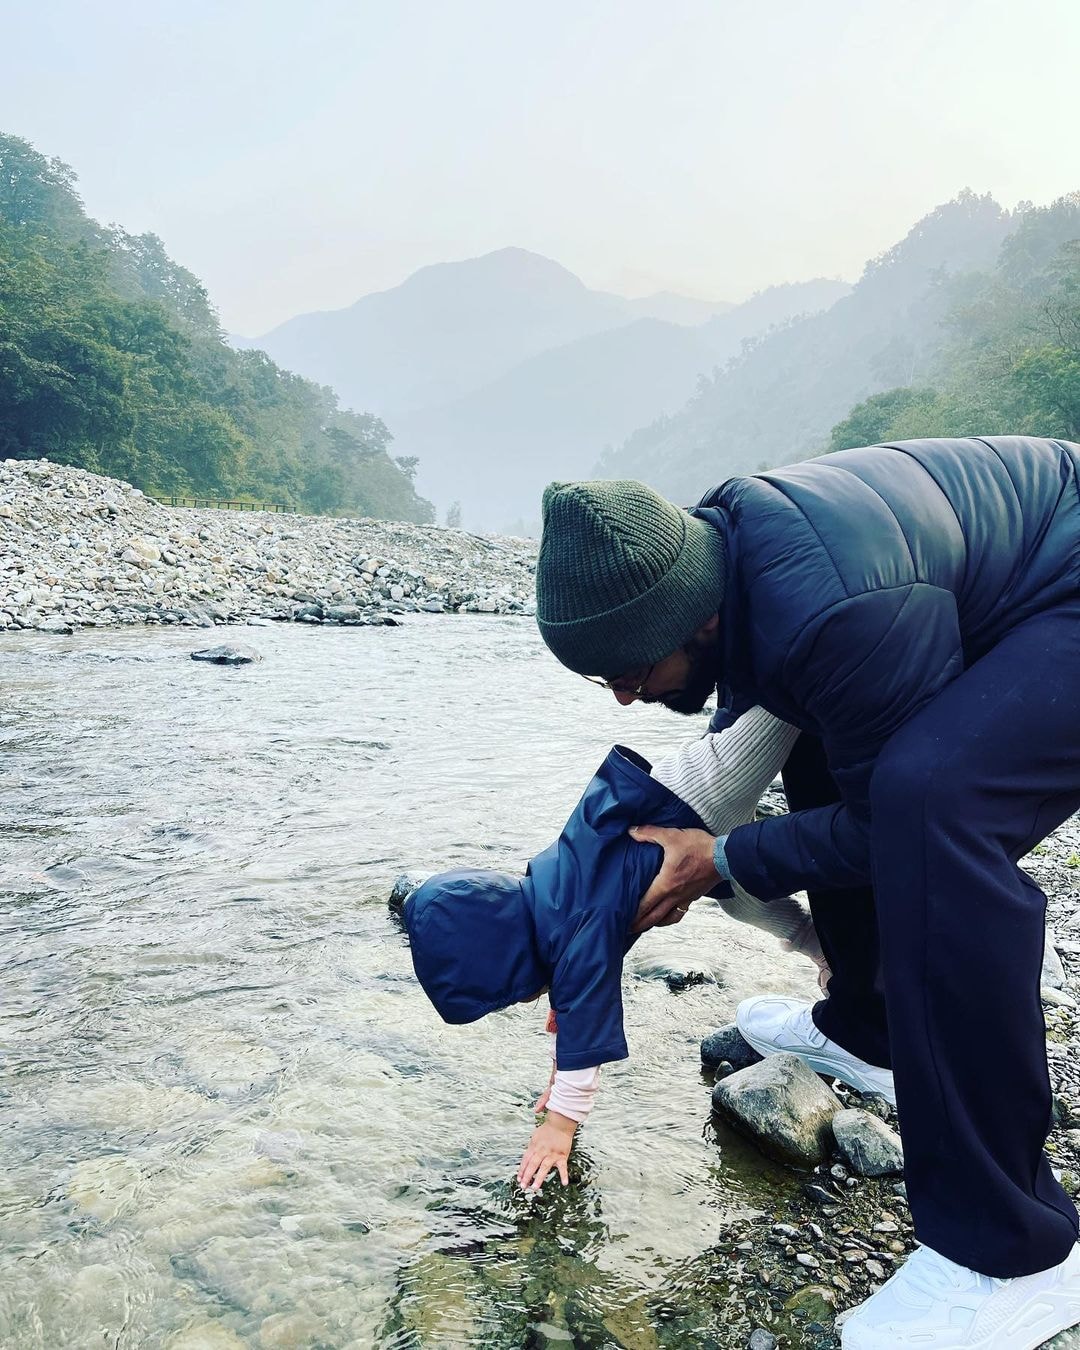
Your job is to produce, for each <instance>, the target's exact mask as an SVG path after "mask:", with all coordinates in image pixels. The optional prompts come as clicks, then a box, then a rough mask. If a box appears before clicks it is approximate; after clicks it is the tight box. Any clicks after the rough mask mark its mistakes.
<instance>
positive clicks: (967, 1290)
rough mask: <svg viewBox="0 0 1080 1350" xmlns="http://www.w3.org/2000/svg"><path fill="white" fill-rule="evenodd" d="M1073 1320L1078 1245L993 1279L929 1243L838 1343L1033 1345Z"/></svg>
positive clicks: (923, 1347)
mask: <svg viewBox="0 0 1080 1350" xmlns="http://www.w3.org/2000/svg"><path fill="white" fill-rule="evenodd" d="M1078 1323H1080V1247H1073V1249H1072V1251H1071V1252H1070V1253H1069V1255H1068V1256H1067V1257H1066V1258H1065V1260H1064V1261H1062V1263H1061V1265H1060V1266H1054V1267H1053V1268H1052V1269H1050V1270H1042V1271H1040V1272H1039V1273H1038V1274H1037V1275H1019V1276H1017V1277H1016V1279H1012V1280H995V1279H992V1278H991V1277H990V1276H989V1275H979V1274H978V1273H977V1272H976V1271H974V1270H968V1269H967V1267H966V1266H958V1265H957V1264H956V1263H955V1262H954V1261H950V1260H948V1259H947V1258H946V1257H944V1256H939V1255H938V1253H937V1252H935V1251H931V1249H930V1248H929V1247H919V1248H917V1249H916V1250H915V1251H914V1252H913V1253H912V1254H911V1255H910V1256H909V1257H908V1259H907V1260H906V1261H905V1262H904V1264H903V1265H902V1266H901V1267H900V1269H899V1270H898V1271H897V1272H896V1274H895V1275H894V1276H893V1277H892V1278H891V1279H890V1280H887V1281H886V1282H885V1283H884V1284H883V1285H882V1286H881V1288H880V1289H879V1290H878V1291H877V1293H876V1294H871V1296H870V1297H869V1298H868V1299H867V1300H866V1302H865V1303H862V1304H860V1305H859V1307H857V1308H856V1309H855V1311H854V1312H853V1313H851V1314H850V1316H848V1317H847V1319H846V1320H845V1322H844V1324H843V1330H842V1332H841V1335H840V1344H841V1346H842V1347H843V1350H903V1347H905V1346H906V1347H911V1350H1035V1348H1036V1346H1040V1345H1042V1344H1043V1343H1044V1342H1045V1341H1048V1340H1050V1338H1051V1337H1053V1336H1056V1335H1057V1334H1058V1332H1059V1331H1065V1330H1066V1328H1068V1327H1072V1326H1076V1325H1077V1324H1078Z"/></svg>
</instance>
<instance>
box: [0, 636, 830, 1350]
mask: <svg viewBox="0 0 1080 1350" xmlns="http://www.w3.org/2000/svg"><path fill="white" fill-rule="evenodd" d="M252 638H253V642H254V645H256V646H258V647H259V648H260V649H261V650H262V652H263V653H264V655H265V658H266V659H265V660H264V661H263V663H262V664H260V665H257V666H253V667H250V668H244V669H238V670H229V669H220V668H217V667H213V666H204V665H201V664H196V663H193V662H191V661H189V660H188V659H187V653H188V652H189V651H190V650H191V648H192V647H193V646H196V645H197V643H196V641H195V639H194V637H193V635H192V634H188V633H183V632H127V633H119V634H107V635H104V634H99V635H94V636H89V635H88V636H83V637H79V638H74V639H42V638H41V637H8V638H5V639H4V652H5V661H4V665H5V675H4V692H3V705H2V711H0V751H2V754H3V765H4V774H3V778H2V780H0V925H2V940H0V961H2V970H0V981H2V983H0V988H2V990H3V995H2V1001H0V1045H2V1047H3V1053H4V1059H3V1063H2V1067H0V1131H2V1133H0V1139H2V1141H3V1144H2V1147H3V1164H4V1166H3V1172H2V1177H0V1239H2V1249H0V1344H2V1345H3V1346H4V1347H29V1346H45V1347H50V1348H51V1347H56V1346H87V1347H89V1346H105V1345H109V1346H123V1347H127V1346H133V1347H134V1346H138V1347H145V1346H167V1347H170V1350H215V1348H216V1347H228V1346H234V1347H235V1346H259V1347H289V1346H297V1347H300V1346H303V1347H334V1348H335V1350H336V1348H337V1347H365V1346H370V1345H386V1346H394V1347H406V1346H408V1347H412V1346H425V1347H426V1346H433V1347H434V1346H440V1347H441V1346H458V1345H472V1346H482V1347H503V1346H505V1347H520V1346H526V1345H528V1346H542V1345H562V1344H575V1345H579V1346H593V1345H595V1346H625V1347H633V1348H634V1350H639V1348H640V1350H647V1348H648V1347H651V1346H659V1345H665V1346H667V1345H685V1344H687V1343H688V1340H689V1339H690V1338H693V1339H694V1340H696V1341H698V1342H700V1343H701V1344H703V1345H708V1344H713V1345H718V1346H719V1345H725V1344H727V1342H726V1341H725V1339H724V1338H723V1333H722V1328H720V1329H718V1328H717V1326H715V1325H713V1322H712V1321H710V1320H709V1318H710V1316H711V1314H710V1313H707V1312H706V1311H705V1310H704V1305H703V1303H702V1300H701V1298H700V1296H699V1291H700V1290H701V1289H702V1288H703V1287H705V1286H706V1285H707V1284H708V1282H709V1280H710V1278H711V1276H712V1267H711V1265H710V1258H709V1247H710V1244H711V1243H713V1242H714V1241H715V1238H716V1232H717V1226H718V1222H719V1221H720V1219H721V1218H723V1217H728V1216H731V1215H733V1214H738V1213H740V1212H750V1211H753V1210H754V1209H755V1208H756V1207H757V1206H759V1205H762V1204H767V1203H768V1202H769V1197H770V1195H771V1194H772V1193H773V1191H774V1190H775V1189H776V1188H777V1187H783V1186H784V1185H787V1184H788V1183H787V1182H785V1181H784V1180H783V1178H782V1177H780V1176H779V1175H778V1174H777V1173H776V1172H775V1171H774V1170H773V1169H772V1168H770V1167H769V1166H768V1165H767V1164H765V1163H763V1162H762V1161H761V1160H760V1159H759V1158H758V1157H757V1155H756V1154H755V1153H754V1152H753V1151H752V1150H749V1149H748V1148H747V1147H746V1146H744V1145H742V1144H740V1143H739V1141H737V1140H735V1139H733V1138H731V1137H729V1136H728V1135H726V1134H725V1135H724V1136H723V1138H722V1140H720V1141H719V1142H718V1139H717V1136H716V1134H715V1133H714V1132H713V1130H712V1128H711V1127H710V1126H709V1125H708V1086H707V1084H705V1083H704V1082H703V1080H702V1078H701V1075H700V1072H699V1068H698V1056H697V1042H698V1040H699V1039H700V1037H701V1035H702V1034H703V1033H704V1032H706V1031H708V1030H710V1029H711V1028H712V1027H713V1026H714V1025H716V1024H717V1023H719V1022H720V1021H723V1020H726V1019H728V1018H729V1017H730V1015H731V1013H732V1011H733V1008H734V1005H735V1003H736V1002H737V1001H738V999H739V998H741V997H743V996H744V995H745V994H746V993H748V992H751V991H752V990H754V989H758V988H761V987H764V986H765V985H766V984H768V985H771V986H774V987H779V988H782V989H786V990H789V991H794V992H806V993H808V994H809V993H811V992H812V990H813V978H812V970H811V968H810V967H809V965H808V964H807V963H805V962H802V961H800V960H798V959H793V958H790V959H787V960H784V961H783V963H782V964H781V962H780V960H779V958H778V956H777V954H776V949H775V947H774V946H773V945H772V944H771V942H770V940H769V939H767V938H764V937H762V936H761V935H759V934H756V933H754V932H752V931H750V930H746V929H743V928H740V927H739V926H737V925H733V924H731V923H730V922H728V921H727V920H726V919H725V918H724V917H723V916H722V915H721V914H719V913H718V912H717V911H715V910H701V911H700V912H692V913H691V915H690V917H689V918H688V919H687V921H685V922H684V923H683V924H682V925H680V927H679V928H677V929H674V930H668V931H667V932H665V933H663V934H661V935H651V936H650V937H649V938H647V939H646V940H645V941H644V942H642V943H641V944H639V947H638V948H637V949H636V952H635V955H634V962H635V964H634V966H633V967H632V971H631V974H630V976H629V977H628V981H627V999H626V1006H627V1025H628V1034H629V1039H630V1043H631V1049H632V1054H633V1058H632V1060H631V1061H630V1062H629V1063H628V1064H624V1065H619V1066H613V1067H611V1068H609V1069H608V1070H607V1071H606V1072H605V1086H604V1089H603V1091H602V1095H601V1101H600V1105H599V1107H598V1108H597V1111H596V1114H595V1116H594V1119H593V1120H592V1122H591V1123H590V1124H589V1126H588V1129H587V1130H586V1131H585V1132H584V1136H583V1138H582V1141H581V1147H580V1149H579V1151H578V1153H577V1156H576V1158H575V1163H574V1173H573V1175H574V1185H573V1186H572V1187H571V1188H570V1189H569V1190H568V1191H566V1192H560V1193H556V1192H555V1191H550V1192H549V1193H546V1194H545V1195H544V1196H542V1197H541V1198H540V1199H539V1200H538V1201H536V1202H529V1201H526V1200H525V1199H524V1198H523V1197H522V1196H521V1195H520V1194H517V1193H515V1192H513V1191H512V1189H511V1186H510V1179H511V1177H512V1176H513V1173H514V1170H515V1167H516V1163H517V1159H518V1157H519V1155H520V1152H521V1149H522V1147H523V1145H524V1143H525V1141H526V1139H527V1137H528V1133H529V1130H530V1128H531V1123H530V1122H531V1117H530V1113H529V1110H528V1106H529V1103H530V1102H531V1101H532V1100H533V1097H534V1096H535V1094H536V1092H537V1090H538V1089H539V1087H540V1086H542V1084H543V1082H544V1080H545V1078H546V1072H547V1065H546V1063H545V1054H546V1045H545V1040H544V1037H543V1035H542V1021H543V1014H542V1012H540V1011H538V1010H536V1009H517V1010H514V1011H513V1012H508V1013H505V1014H499V1015H497V1016H495V1017H492V1018H488V1019H487V1020H486V1021H485V1022H482V1023H480V1024H477V1025H475V1026H472V1027H464V1028H449V1027H444V1026H442V1025H441V1024H440V1023H439V1022H438V1021H437V1020H436V1018H435V1016H434V1014H433V1013H432V1012H431V1011H430V1009H429V1008H428V1006H427V1004H426V1002H425V1001H424V999H423V997H422V995H421V994H420V992H419V990H418V989H417V987H416V986H415V984H414V982H413V980H412V977H411V968H410V965H409V959H408V952H407V950H406V948H405V945H404V941H403V938H402V935H401V933H400V931H399V929H398V928H397V926H396V925H395V924H394V922H393V921H392V920H391V918H390V917H389V915H388V913H387V909H386V904H385V899H386V896H387V894H388V891H389V888H390V885H391V883H392V881H393V879H394V877H395V875H396V874H397V873H398V872H400V871H401V870H403V869H406V868H414V869H425V868H426V869H435V868H439V867H443V866H448V865H462V864H480V865H493V866H500V867H519V866H520V865H522V863H523V862H524V860H525V859H526V858H528V857H529V856H530V855H531V854H532V853H533V852H535V851H536V850H537V849H539V848H541V847H543V846H544V845H545V844H546V843H547V842H548V841H549V840H550V838H551V837H552V836H553V835H554V833H556V832H557V830H558V828H559V826H560V825H561V823H562V821H563V819H564V818H565V816H566V814H567V812H568V811H569V809H570V807H571V806H572V804H573V802H574V800H575V799H576V797H577V795H578V793H579V792H580V789H581V787H582V786H583V784H584V782H585V781H586V779H587V778H588V777H589V775H590V773H591V772H592V770H593V769H594V768H595V766H596V764H597V763H598V762H599V761H600V759H601V758H602V757H603V755H604V753H605V752H606V750H607V748H608V746H609V745H610V744H611V743H612V741H614V740H616V739H619V740H623V741H625V742H627V743H630V744H632V745H634V746H635V747H637V748H639V749H640V750H641V751H642V752H643V753H645V754H646V755H649V754H651V755H655V754H657V753H660V752H661V751H662V750H664V749H666V748H670V747H672V746H674V745H675V744H677V743H678V741H679V740H680V739H682V738H683V737H685V736H686V735H688V734H691V733H693V732H694V731H695V730H696V729H697V724H696V723H694V722H690V721H688V720H686V719H678V718H675V717H673V716H672V715H670V714H667V713H665V712H663V711H662V710H657V709H643V708H635V709H632V710H620V709H618V708H617V707H616V706H615V704H614V701H613V700H612V699H610V698H609V697H605V696H604V695H602V694H601V693H599V691H596V690H592V689H590V688H589V687H588V686H587V685H585V683H584V682H583V681H580V680H578V679H576V678H575V677H574V676H572V675H569V674H568V673H566V672H565V671H562V670H560V669H559V668H558V667H557V666H556V665H555V663H554V662H553V661H552V659H551V658H550V657H549V656H548V655H547V653H546V652H545V651H544V650H543V649H542V647H541V646H540V644H539V640H538V638H537V637H536V634H535V630H534V628H533V626H532V625H531V624H530V623H528V622H526V621H519V620H488V621H484V620H466V619H462V620H460V621H455V620H446V619H441V620H440V619H434V620H431V621H423V620H420V619H417V620H414V621H413V622H411V623H410V624H408V625H407V626H406V627H404V628H401V629H396V630H389V629H372V630H345V631H342V630H336V631H321V630H316V631H315V632H312V631H310V630H308V629H298V628H273V629H269V628H268V629H264V630H260V631H258V632H254V633H253V634H252ZM664 963H670V964H671V965H674V966H677V967H687V968H690V967H692V968H695V969H700V970H707V971H709V972H711V973H712V974H713V975H714V977H715V982H714V983H709V984H704V985H698V986H696V987H694V988H691V989H689V990H687V991H686V992H684V993H681V994H679V995H674V994H672V993H671V992H670V991H669V990H668V988H667V985H666V984H665V983H664V982H663V980H662V979H661V978H657V976H656V972H657V970H658V969H661V968H662V967H663V965H664ZM635 972H636V973H635Z"/></svg>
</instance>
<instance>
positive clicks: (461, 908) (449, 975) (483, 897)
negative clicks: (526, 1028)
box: [404, 869, 551, 1024]
mask: <svg viewBox="0 0 1080 1350" xmlns="http://www.w3.org/2000/svg"><path fill="white" fill-rule="evenodd" d="M404 918H405V927H406V929H407V930H408V934H409V945H410V948H411V952H412V962H413V969H414V970H415V971H416V978H417V979H418V980H419V981H420V984H421V985H422V987H423V990H424V993H425V994H427V996H428V998H429V999H430V1000H431V1002H432V1004H433V1005H434V1007H435V1011H436V1012H437V1013H438V1014H439V1016H440V1017H441V1018H442V1019H443V1021H444V1022H450V1023H453V1024H460V1023H463V1022H475V1021H476V1020H477V1018H479V1017H483V1016H485V1015H486V1014H487V1013H489V1012H494V1011H495V1010H496V1009H497V1008H507V1007H509V1006H510V1005H511V1004H512V1003H522V1002H525V1001H527V1000H529V999H532V998H535V997H536V996H537V994H539V993H540V991H541V990H542V989H543V988H544V987H545V986H546V985H547V984H548V983H549V982H550V975H551V972H550V971H549V970H548V969H547V968H546V967H545V966H544V965H542V963H541V961H540V958H539V953H538V951H537V942H536V932H535V925H534V921H533V915H532V912H531V908H530V906H529V904H528V903H527V901H526V899H525V895H524V893H523V891H522V883H521V878H520V877H512V876H507V875H506V874H504V873H501V872H486V871H481V870H465V869H462V870H460V871H455V872H442V873H440V874H439V875H438V876H435V877H432V878H431V879H430V880H429V881H425V882H424V884H423V885H422V886H421V887H419V888H418V889H417V890H415V891H414V892H413V893H412V895H411V896H410V897H409V898H408V900H407V901H406V902H405V910H404Z"/></svg>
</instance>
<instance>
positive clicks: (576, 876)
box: [404, 745, 705, 1069]
mask: <svg viewBox="0 0 1080 1350" xmlns="http://www.w3.org/2000/svg"><path fill="white" fill-rule="evenodd" d="M649 768H650V766H649V764H648V762H647V761H646V760H644V759H642V758H641V756H640V755H637V754H635V753H634V751H633V750H628V749H627V748H626V747H625V746H618V745H617V746H615V747H614V748H613V749H612V750H611V751H610V752H609V754H608V756H607V758H606V759H605V760H604V762H603V763H602V764H601V765H600V768H599V769H598V770H597V772H596V774H595V775H594V777H593V778H592V780H591V782H590V783H589V785H588V787H587V788H586V789H585V792H584V794H583V795H582V797H581V800H580V801H579V802H578V804H577V806H576V807H575V808H574V811H573V813H572V815H571V816H570V819H569V820H568V821H567V822H566V825H565V827H564V828H563V831H562V833H561V834H560V835H559V837H558V839H556V840H555V842H554V843H553V844H551V845H550V846H549V847H548V848H546V849H544V851H543V852H542V853H539V854H537V856H536V857H535V858H533V860H532V862H531V863H530V864H529V867H528V870H527V871H526V874H525V876H524V877H512V876H507V875H505V874H503V873H499V872H488V871H478V870H464V869H463V870H459V871H454V872H444V873H442V874H441V875H439V876H436V877H432V878H431V879H430V880H429V881H426V882H425V883H424V884H423V885H422V886H421V887H419V888H418V889H417V890H416V891H415V892H414V893H413V894H412V895H411V896H410V897H409V899H408V900H407V901H406V904H405V912H404V914H405V926H406V928H407V930H408V933H409V938H410V942H411V947H412V958H413V966H414V968H415V970H416V975H417V978H418V979H419V981H420V983H421V984H422V985H423V987H424V991H425V993H426V994H427V996H428V997H429V998H430V999H431V1002H432V1003H433V1004H434V1006H435V1009H436V1011H437V1012H438V1013H439V1015H440V1016H441V1017H442V1018H443V1020H444V1021H446V1022H452V1023H462V1022H474V1021H476V1019H477V1018H479V1017H483V1016H484V1015H485V1014H486V1013H489V1012H493V1011H494V1010H495V1009H497V1008H506V1007H509V1006H510V1005H511V1004H513V1003H524V1002H528V1001H530V1000H532V999H534V998H536V997H537V995H538V994H540V993H541V991H542V990H544V989H545V988H547V989H548V990H549V998H550V1002H551V1006H552V1008H554V1010H555V1014H556V1018H557V1021H558V1028H559V1029H558V1034H557V1044H556V1064H557V1067H558V1068H559V1069H588V1068H593V1067H594V1066H595V1065H598V1064H603V1063H605V1062H607V1061H609V1060H616V1059H625V1058H626V1057H627V1053H628V1051H627V1048H626V1037H625V1034H624V1032H623V1012H622V965H623V957H624V956H625V955H626V953H627V952H628V951H629V949H630V947H631V946H632V945H633V943H634V942H635V941H636V936H635V935H633V934H631V932H630V927H631V924H632V923H633V921H634V915H635V914H636V912H637V907H638V902H639V901H640V899H641V897H642V895H643V894H644V893H645V891H646V890H647V889H648V887H649V885H650V883H651V882H652V880H653V878H654V877H655V876H656V874H657V872H658V871H659V870H660V865H661V863H662V862H663V851H662V850H661V849H660V848H659V846H658V845H656V844H646V843H638V842H636V841H635V840H634V839H632V838H631V837H630V835H629V834H628V833H627V832H628V830H629V829H630V827H631V826H632V825H643V824H650V825H665V826H671V827H674V828H677V829H698V830H701V829H704V828H705V827H704V825H703V824H702V821H701V819H700V817H699V816H698V815H697V813H696V812H695V811H694V810H693V809H692V808H691V807H689V806H687V804H686V803H685V802H684V801H682V800H681V798H679V797H677V796H676V795H675V794H674V793H673V792H671V791H670V789H668V788H666V787H665V786H664V785H663V784H662V783H660V782H658V781H657V780H656V779H655V778H653V777H651V776H650V773H649Z"/></svg>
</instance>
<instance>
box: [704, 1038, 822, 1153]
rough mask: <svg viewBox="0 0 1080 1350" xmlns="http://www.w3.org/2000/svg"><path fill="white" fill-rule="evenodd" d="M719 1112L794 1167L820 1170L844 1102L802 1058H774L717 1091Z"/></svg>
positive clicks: (743, 1071)
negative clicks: (818, 1166) (833, 1126)
mask: <svg viewBox="0 0 1080 1350" xmlns="http://www.w3.org/2000/svg"><path fill="white" fill-rule="evenodd" d="M712 1100H713V1107H714V1109H715V1110H716V1111H718V1112H719V1113H720V1114H721V1115H722V1116H724V1117H726V1118H727V1119H728V1120H730V1121H731V1122H732V1124H733V1125H735V1127H736V1128H737V1129H739V1130H741V1131H742V1132H743V1133H744V1134H748V1135H750V1136H751V1138H753V1139H754V1140H755V1141H756V1142H757V1143H758V1145H759V1146H760V1148H761V1150H762V1152H764V1153H767V1154H769V1155H770V1157H773V1158H776V1159H777V1160H778V1161H780V1162H784V1163H789V1164H791V1165H792V1166H794V1167H815V1166H817V1164H818V1163H822V1162H824V1161H825V1159H826V1158H827V1157H828V1155H829V1151H830V1149H831V1146H832V1131H831V1130H830V1128H829V1126H830V1122H831V1121H832V1118H833V1116H834V1115H836V1113H837V1111H839V1110H840V1102H839V1101H838V1100H837V1098H836V1097H835V1096H834V1095H833V1093H832V1092H831V1091H830V1090H829V1088H827V1087H826V1086H825V1084H824V1083H823V1082H822V1081H821V1079H820V1078H819V1077H818V1076H817V1074H816V1073H814V1071H813V1069H809V1068H807V1066H806V1065H805V1064H804V1063H803V1061H802V1060H801V1059H800V1058H799V1057H798V1055H787V1054H783V1055H770V1056H769V1058H768V1059H763V1060H761V1062H760V1063H758V1064H751V1065H750V1067H749V1068H747V1069H740V1070H739V1072H738V1073H733V1074H732V1075H731V1076H730V1077H729V1078H725V1079H724V1080H723V1081H722V1082H720V1083H717V1085H716V1087H715V1088H714V1089H713V1096H712Z"/></svg>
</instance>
